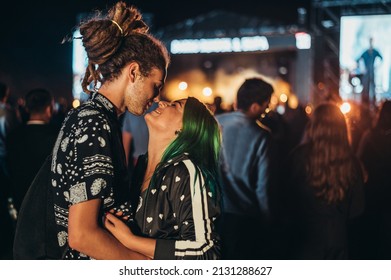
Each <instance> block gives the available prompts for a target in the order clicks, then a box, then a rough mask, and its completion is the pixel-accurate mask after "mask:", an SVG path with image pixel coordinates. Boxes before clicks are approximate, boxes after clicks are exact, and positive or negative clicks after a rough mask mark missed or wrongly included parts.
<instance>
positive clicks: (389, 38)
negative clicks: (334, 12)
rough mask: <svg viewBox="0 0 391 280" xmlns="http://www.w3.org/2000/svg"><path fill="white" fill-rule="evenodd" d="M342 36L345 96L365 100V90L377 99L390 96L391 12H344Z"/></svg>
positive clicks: (341, 87) (341, 69) (342, 94)
mask: <svg viewBox="0 0 391 280" xmlns="http://www.w3.org/2000/svg"><path fill="white" fill-rule="evenodd" d="M340 36H341V37H340V71H341V72H340V73H341V76H340V95H341V97H342V99H344V100H346V99H354V100H361V97H362V95H364V94H365V91H368V92H370V95H372V96H373V97H374V98H376V100H377V101H380V100H381V99H384V98H385V97H386V96H389V91H390V82H391V73H390V70H391V67H390V63H391V61H390V60H391V15H364V16H343V17H341V33H340ZM370 45H372V51H370V52H369V53H365V52H366V51H367V50H368V49H369V48H370Z"/></svg>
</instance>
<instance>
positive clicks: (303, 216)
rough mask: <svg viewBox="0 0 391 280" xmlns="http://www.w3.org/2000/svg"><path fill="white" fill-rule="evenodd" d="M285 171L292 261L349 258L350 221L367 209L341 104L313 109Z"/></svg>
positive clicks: (361, 181)
mask: <svg viewBox="0 0 391 280" xmlns="http://www.w3.org/2000/svg"><path fill="white" fill-rule="evenodd" d="M284 170H286V174H285V175H284V176H283V177H284V178H283V182H284V183H283V190H284V191H283V192H282V195H283V196H284V200H283V201H284V205H285V207H286V209H285V210H286V211H285V216H284V218H285V221H286V222H287V228H286V230H285V237H286V240H287V246H288V258H290V259H308V260H310V259H317V260H321V259H347V258H349V252H348V238H349V237H348V225H349V219H352V218H354V217H357V216H359V215H360V214H362V212H363V211H364V207H365V200H364V190H363V185H364V179H363V174H362V168H361V165H360V163H359V161H358V159H357V158H356V157H355V155H354V153H353V151H352V149H351V146H350V143H349V135H348V129H347V124H346V120H345V116H344V115H343V114H342V112H341V111H340V109H339V108H338V106H336V105H334V104H331V103H327V104H322V105H319V106H318V107H317V108H316V109H315V111H314V113H313V115H312V118H311V119H310V122H309V124H308V126H307V128H306V132H305V139H304V142H303V143H302V144H300V145H299V146H297V147H296V148H295V149H294V150H293V151H292V152H291V154H290V155H289V157H288V159H287V161H286V165H285V167H284Z"/></svg>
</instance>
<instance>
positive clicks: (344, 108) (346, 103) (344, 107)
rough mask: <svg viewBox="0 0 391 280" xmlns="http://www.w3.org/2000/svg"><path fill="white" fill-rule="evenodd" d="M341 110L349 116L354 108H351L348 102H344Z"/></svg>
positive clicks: (340, 107)
mask: <svg viewBox="0 0 391 280" xmlns="http://www.w3.org/2000/svg"><path fill="white" fill-rule="evenodd" d="M339 109H340V110H341V112H342V113H344V114H347V113H349V112H350V110H351V109H352V107H351V106H350V104H349V103H348V102H344V103H342V104H341V106H339Z"/></svg>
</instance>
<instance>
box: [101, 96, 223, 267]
mask: <svg viewBox="0 0 391 280" xmlns="http://www.w3.org/2000/svg"><path fill="white" fill-rule="evenodd" d="M145 120H146V123H147V126H148V130H149V135H150V136H149V142H148V153H147V155H146V156H145V157H143V158H140V159H139V161H138V164H137V167H136V171H135V173H136V175H135V177H136V180H135V181H134V184H133V185H132V186H133V187H135V188H136V193H137V192H138V193H139V203H138V207H137V209H136V211H135V213H134V214H135V215H134V224H135V227H132V228H133V229H132V230H130V229H129V228H128V227H127V226H126V225H125V224H124V223H123V222H122V221H121V220H119V219H118V218H116V217H115V216H114V215H112V214H107V216H106V220H105V226H106V228H107V229H108V230H109V231H110V232H111V233H112V234H113V235H114V236H115V237H116V238H117V239H118V240H119V241H120V242H121V243H122V244H124V245H125V246H126V247H128V248H129V249H131V250H133V251H135V252H138V253H141V254H143V255H145V256H147V257H149V258H154V259H218V258H220V245H219V236H218V234H217V233H216V227H215V223H216V219H217V218H218V217H219V215H220V204H219V202H220V197H219V196H220V191H219V179H218V172H217V170H218V168H217V164H218V154H219V150H220V141H221V139H220V130H219V127H218V124H217V122H216V120H215V118H214V117H213V116H212V113H211V112H210V111H209V110H208V109H207V108H206V106H205V105H204V104H202V103H201V102H200V101H198V100H197V99H196V98H193V97H189V98H188V99H182V100H178V101H175V102H172V103H168V102H164V101H160V102H159V107H158V108H157V109H156V110H154V111H152V112H151V113H149V114H147V115H146V116H145ZM137 178H143V179H142V180H137ZM132 197H133V198H134V197H138V195H137V194H136V195H135V194H133V196H132ZM133 205H136V204H134V202H133ZM136 234H137V235H136Z"/></svg>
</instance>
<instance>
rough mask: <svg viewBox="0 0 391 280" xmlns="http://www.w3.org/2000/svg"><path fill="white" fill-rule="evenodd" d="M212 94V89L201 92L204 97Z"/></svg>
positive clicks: (208, 88) (206, 88)
mask: <svg viewBox="0 0 391 280" xmlns="http://www.w3.org/2000/svg"><path fill="white" fill-rule="evenodd" d="M212 93H213V91H212V89H211V88H210V87H205V88H204V89H203V90H202V94H203V95H205V96H211V95H212Z"/></svg>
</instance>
